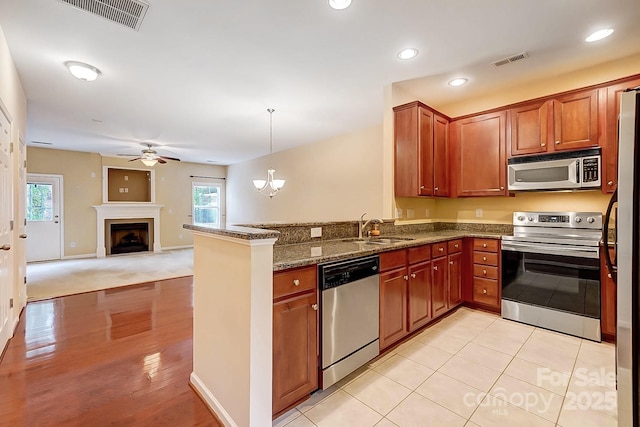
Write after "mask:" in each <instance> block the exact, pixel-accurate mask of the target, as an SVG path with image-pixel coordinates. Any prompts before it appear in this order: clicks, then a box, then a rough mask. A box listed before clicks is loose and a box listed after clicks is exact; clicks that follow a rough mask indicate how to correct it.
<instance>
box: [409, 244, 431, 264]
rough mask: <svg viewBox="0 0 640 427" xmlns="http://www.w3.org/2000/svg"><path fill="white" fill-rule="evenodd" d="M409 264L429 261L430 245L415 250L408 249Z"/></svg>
mask: <svg viewBox="0 0 640 427" xmlns="http://www.w3.org/2000/svg"><path fill="white" fill-rule="evenodd" d="M407 252H408V254H409V264H415V263H417V262H422V261H429V260H430V259H431V245H424V246H418V247H417V248H409V249H408V250H407Z"/></svg>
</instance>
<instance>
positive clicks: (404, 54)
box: [398, 47, 418, 59]
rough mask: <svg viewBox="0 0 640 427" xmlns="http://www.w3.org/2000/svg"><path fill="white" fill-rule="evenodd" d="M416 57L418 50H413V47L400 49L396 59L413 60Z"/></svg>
mask: <svg viewBox="0 0 640 427" xmlns="http://www.w3.org/2000/svg"><path fill="white" fill-rule="evenodd" d="M416 56H418V49H415V48H413V47H409V48H407V49H402V50H401V51H400V52H398V58H400V59H411V58H415V57H416Z"/></svg>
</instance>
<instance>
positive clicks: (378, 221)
mask: <svg viewBox="0 0 640 427" xmlns="http://www.w3.org/2000/svg"><path fill="white" fill-rule="evenodd" d="M366 214H367V213H366V212H365V213H363V214H362V216H361V217H360V222H359V223H358V239H362V232H363V231H364V229H365V227H366V226H367V225H369V223H370V222H371V223H378V224H382V223H383V221H382V220H381V219H376V218H373V219H368V220H367V221H366V222H364V223H363V221H364V216H365V215H366Z"/></svg>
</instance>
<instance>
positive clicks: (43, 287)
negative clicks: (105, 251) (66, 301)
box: [27, 249, 193, 301]
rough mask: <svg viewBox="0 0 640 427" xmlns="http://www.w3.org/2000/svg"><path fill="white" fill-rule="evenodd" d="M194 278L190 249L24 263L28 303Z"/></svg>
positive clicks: (191, 250) (191, 251)
mask: <svg viewBox="0 0 640 427" xmlns="http://www.w3.org/2000/svg"><path fill="white" fill-rule="evenodd" d="M190 275H193V249H179V250H173V251H163V252H160V253H149V252H145V253H137V254H127V255H116V256H108V257H106V258H85V259H72V260H64V261H50V262H38V263H30V264H27V297H28V300H29V301H37V300H42V299H48V298H54V297H59V296H64V295H72V294H78V293H82V292H90V291H97V290H101V289H108V288H114V287H118V286H125V285H132V284H135V283H144V282H153V281H156V280H163V279H170V278H173V277H182V276H190Z"/></svg>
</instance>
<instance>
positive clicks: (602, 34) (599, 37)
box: [584, 28, 613, 43]
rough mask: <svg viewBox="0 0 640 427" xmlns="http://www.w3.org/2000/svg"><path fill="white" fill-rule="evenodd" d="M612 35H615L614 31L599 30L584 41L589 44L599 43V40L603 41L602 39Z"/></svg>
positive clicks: (607, 29)
mask: <svg viewBox="0 0 640 427" xmlns="http://www.w3.org/2000/svg"><path fill="white" fill-rule="evenodd" d="M611 34H613V29H611V28H605V29H603V30H598V31H595V32H593V33H591V34H590V35H589V37H587V38H586V39H584V41H586V42H589V43H592V42H597V41H598V40H602V39H604V38H606V37H609V36H610V35H611Z"/></svg>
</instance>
